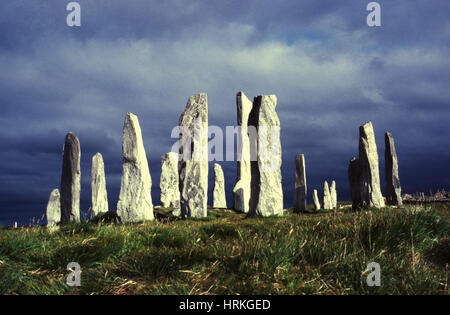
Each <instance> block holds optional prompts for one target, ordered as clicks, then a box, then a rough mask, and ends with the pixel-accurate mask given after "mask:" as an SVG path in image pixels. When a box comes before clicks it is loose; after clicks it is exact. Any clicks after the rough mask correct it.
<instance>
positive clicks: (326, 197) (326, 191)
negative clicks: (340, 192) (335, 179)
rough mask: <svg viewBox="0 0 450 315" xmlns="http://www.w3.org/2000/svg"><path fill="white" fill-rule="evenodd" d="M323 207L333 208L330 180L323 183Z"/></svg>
mask: <svg viewBox="0 0 450 315" xmlns="http://www.w3.org/2000/svg"><path fill="white" fill-rule="evenodd" d="M323 209H324V210H331V209H333V203H332V201H331V194H330V188H329V186H328V182H327V181H325V182H324V183H323Z"/></svg>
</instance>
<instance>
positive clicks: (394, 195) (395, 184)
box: [384, 132, 403, 206]
mask: <svg viewBox="0 0 450 315" xmlns="http://www.w3.org/2000/svg"><path fill="white" fill-rule="evenodd" d="M384 141H385V151H384V161H385V166H386V200H387V203H388V204H390V205H394V206H401V205H403V201H402V188H401V186H400V178H399V177H398V160H397V152H396V150H395V143H394V138H393V137H392V135H391V134H390V133H389V132H386V134H385V135H384Z"/></svg>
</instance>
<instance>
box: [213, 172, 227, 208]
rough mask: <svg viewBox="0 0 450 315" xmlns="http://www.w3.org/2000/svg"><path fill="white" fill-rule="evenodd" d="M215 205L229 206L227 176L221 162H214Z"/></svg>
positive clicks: (218, 206)
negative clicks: (226, 186) (226, 189)
mask: <svg viewBox="0 0 450 315" xmlns="http://www.w3.org/2000/svg"><path fill="white" fill-rule="evenodd" d="M213 207H214V208H218V209H220V208H223V209H226V208H227V200H226V196H225V177H224V176H223V170H222V167H221V166H220V164H217V163H215V164H214V189H213Z"/></svg>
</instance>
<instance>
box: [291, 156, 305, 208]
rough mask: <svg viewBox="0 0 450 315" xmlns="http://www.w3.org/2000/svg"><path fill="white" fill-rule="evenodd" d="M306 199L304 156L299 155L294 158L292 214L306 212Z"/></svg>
mask: <svg viewBox="0 0 450 315" xmlns="http://www.w3.org/2000/svg"><path fill="white" fill-rule="evenodd" d="M306 197H307V187H306V170H305V155H303V154H299V155H297V156H296V157H295V191H294V212H297V213H298V212H301V211H305V210H306Z"/></svg>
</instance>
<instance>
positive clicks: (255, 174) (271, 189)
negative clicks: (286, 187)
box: [249, 95, 283, 217]
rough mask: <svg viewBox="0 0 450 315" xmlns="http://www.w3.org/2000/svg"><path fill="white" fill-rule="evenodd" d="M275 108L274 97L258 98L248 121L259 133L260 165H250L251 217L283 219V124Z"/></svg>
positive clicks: (253, 162) (258, 156)
mask: <svg viewBox="0 0 450 315" xmlns="http://www.w3.org/2000/svg"><path fill="white" fill-rule="evenodd" d="M276 106H277V97H276V96H275V95H262V96H258V97H256V98H255V100H254V102H253V109H252V111H251V113H250V117H249V126H254V127H255V128H256V130H257V132H258V137H257V161H252V162H251V170H252V175H251V198H250V211H249V214H250V215H258V216H264V217H266V216H273V215H275V216H280V215H283V189H282V186H281V162H282V161H281V143H280V120H279V119H278V115H277V113H276V111H275V108H276Z"/></svg>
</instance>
